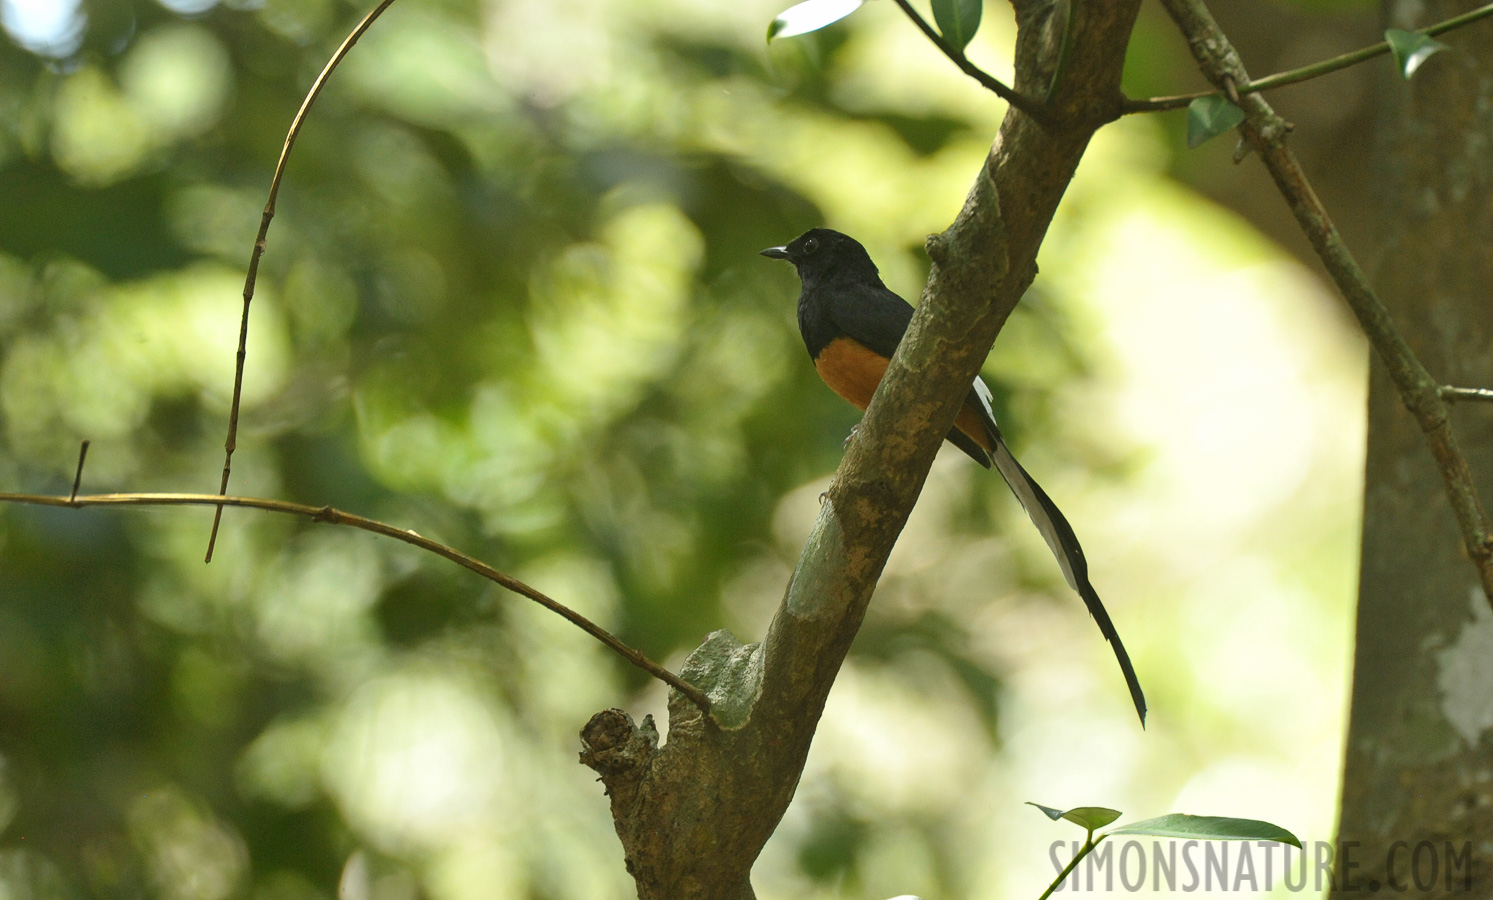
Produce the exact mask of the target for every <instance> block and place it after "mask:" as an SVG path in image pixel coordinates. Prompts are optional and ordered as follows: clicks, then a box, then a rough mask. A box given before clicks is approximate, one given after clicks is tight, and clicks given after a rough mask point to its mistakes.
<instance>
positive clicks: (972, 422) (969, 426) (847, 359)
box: [814, 337, 995, 452]
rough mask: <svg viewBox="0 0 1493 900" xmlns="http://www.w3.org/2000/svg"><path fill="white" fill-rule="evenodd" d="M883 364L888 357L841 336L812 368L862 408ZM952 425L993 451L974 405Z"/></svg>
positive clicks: (884, 369)
mask: <svg viewBox="0 0 1493 900" xmlns="http://www.w3.org/2000/svg"><path fill="white" fill-rule="evenodd" d="M886 367H887V359H886V358H885V357H883V356H882V355H881V354H879V353H877V352H876V351H874V350H871V349H868V348H867V347H866V345H864V344H862V343H861V342H860V341H857V340H855V339H853V338H843V337H842V338H836V339H835V340H833V341H831V342H830V343H829V346H827V347H825V348H824V349H823V350H821V351H819V356H818V357H817V358H816V359H815V360H814V368H815V369H816V370H818V372H819V377H820V378H823V379H824V383H825V384H827V385H829V386H830V390H832V391H834V392H835V393H837V394H839V395H840V396H841V397H844V398H845V399H846V400H849V401H850V402H851V403H854V404H855V406H856V408H857V409H862V410H863V409H865V408H866V407H867V406H868V405H869V404H870V403H871V395H872V394H874V393H876V386H877V385H879V384H881V376H883V375H885V374H886ZM954 427H955V428H957V429H959V430H960V431H962V432H964V433H965V434H966V435H968V436H969V439H970V440H972V441H974V442H975V443H976V444H979V445H980V446H981V447H983V448H984V449H985V451H986V452H992V451H994V449H995V448H994V447H993V446H992V445H991V443H990V436H989V435H987V434H986V433H985V426H984V425H982V424H981V423H980V415H979V413H978V412H976V411H975V409H974V407H972V406H970V405H969V404H967V403H966V404H965V405H964V406H963V407H962V408H961V409H960V410H959V415H958V416H956V417H955V418H954Z"/></svg>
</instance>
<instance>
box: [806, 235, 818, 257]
mask: <svg viewBox="0 0 1493 900" xmlns="http://www.w3.org/2000/svg"><path fill="white" fill-rule="evenodd" d="M818 249H819V241H818V240H817V239H815V238H809V239H808V240H806V241H804V252H805V253H813V252H814V251H815V250H818Z"/></svg>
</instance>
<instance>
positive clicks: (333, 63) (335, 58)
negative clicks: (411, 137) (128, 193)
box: [203, 0, 394, 562]
mask: <svg viewBox="0 0 1493 900" xmlns="http://www.w3.org/2000/svg"><path fill="white" fill-rule="evenodd" d="M393 2H394V0H383V2H381V3H379V5H378V6H376V7H374V8H373V11H372V12H370V13H369V14H368V15H366V16H364V17H363V21H361V22H359V23H358V25H357V27H356V28H354V29H353V30H352V33H351V34H349V35H348V36H347V37H346V38H345V39H344V40H343V41H342V45H341V46H340V47H338V48H337V52H335V53H333V54H332V58H331V59H330V60H328V61H327V64H326V65H325V66H323V67H322V70H321V74H320V75H317V76H316V81H314V82H312V84H311V90H309V91H307V92H306V99H305V100H303V101H301V108H300V110H298V111H297V112H296V114H295V118H294V119H293V120H291V123H290V131H289V132H288V133H287V134H286V135H285V145H284V146H283V147H281V148H280V161H279V162H277V163H275V175H274V177H273V178H271V179H270V195H269V199H268V200H266V201H265V204H264V213H263V215H261V216H260V217H259V234H257V235H256V236H255V237H254V249H253V250H252V251H250V253H249V272H248V274H247V275H245V276H244V314H243V319H242V321H241V322H240V323H239V327H238V354H237V356H236V357H235V362H234V368H233V402H232V404H231V406H230V407H229V410H228V439H227V440H225V441H224V442H223V481H222V483H221V484H220V485H219V486H218V493H219V494H225V495H226V494H227V493H228V475H229V473H230V472H231V471H232V468H233V451H234V450H235V449H236V448H237V447H238V412H239V401H240V400H241V398H242V397H243V393H244V360H246V359H247V358H248V345H249V304H250V302H252V301H253V299H254V282H255V281H256V280H257V279H258V277H259V258H260V257H261V256H263V255H264V248H265V246H266V244H265V241H266V239H267V237H268V235H269V232H270V220H271V219H273V218H274V217H275V200H276V198H278V197H279V196H280V181H281V179H282V178H284V177H285V164H286V163H287V162H289V161H290V151H291V149H292V148H293V147H295V139H296V137H297V136H298V135H299V134H300V133H301V126H302V125H304V124H305V122H306V114H307V113H309V112H310V111H311V104H313V103H315V102H316V98H317V97H318V96H319V95H320V94H321V89H322V88H323V87H325V86H326V83H327V79H329V78H331V77H332V70H333V69H335V68H337V64H338V63H340V62H342V58H343V57H344V56H347V53H348V51H349V50H351V49H352V48H353V44H356V43H357V42H358V38H360V37H362V36H363V32H365V31H367V30H368V28H369V26H371V25H372V24H373V22H374V20H375V19H377V18H378V17H379V16H381V15H383V12H384V10H386V9H388V8H389V6H390V5H391V4H392V3H393ZM222 520H223V507H222V506H219V507H218V509H217V511H216V512H214V513H213V530H212V533H211V534H210V535H208V538H207V555H206V556H205V557H204V558H203V562H212V561H213V547H214V546H216V545H217V543H218V525H219V523H221V522H222Z"/></svg>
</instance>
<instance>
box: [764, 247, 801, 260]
mask: <svg viewBox="0 0 1493 900" xmlns="http://www.w3.org/2000/svg"><path fill="white" fill-rule="evenodd" d="M761 255H762V256H766V257H770V258H772V259H786V260H788V261H789V262H793V254H791V253H789V252H788V248H787V247H768V248H767V249H766V250H763V251H762V253H761Z"/></svg>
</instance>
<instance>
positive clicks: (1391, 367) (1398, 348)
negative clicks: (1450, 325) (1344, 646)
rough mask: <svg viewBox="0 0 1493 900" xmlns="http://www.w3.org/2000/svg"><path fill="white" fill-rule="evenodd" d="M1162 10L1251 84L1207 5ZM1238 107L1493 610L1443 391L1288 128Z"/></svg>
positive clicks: (1481, 541) (1472, 499)
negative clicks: (1422, 442) (1395, 396)
mask: <svg viewBox="0 0 1493 900" xmlns="http://www.w3.org/2000/svg"><path fill="white" fill-rule="evenodd" d="M1162 4H1163V5H1164V6H1165V7H1166V10H1167V12H1168V14H1170V15H1171V17H1172V19H1173V21H1175V22H1176V23H1177V27H1178V28H1180V29H1181V31H1182V34H1183V36H1184V37H1185V38H1186V39H1187V43H1188V46H1189V47H1191V48H1192V54H1193V57H1194V58H1195V59H1196V60H1197V62H1198V66H1199V68H1200V69H1201V70H1202V72H1203V74H1204V75H1205V76H1206V77H1207V78H1208V80H1209V81H1211V82H1213V83H1214V84H1216V85H1218V86H1219V87H1220V88H1222V89H1225V90H1227V87H1228V83H1229V81H1231V80H1232V81H1233V82H1234V83H1236V84H1244V83H1248V81H1249V75H1248V73H1246V72H1245V70H1244V64H1243V63H1242V62H1241V61H1240V59H1239V54H1238V53H1237V52H1236V51H1235V50H1234V48H1233V46H1232V45H1231V44H1230V43H1229V40H1228V37H1227V36H1225V35H1224V33H1223V31H1222V30H1220V29H1219V27H1218V23H1217V22H1215V21H1214V20H1213V16H1212V15H1211V14H1210V13H1209V12H1208V9H1207V7H1206V6H1204V4H1203V2H1202V0H1162ZM1239 106H1240V107H1241V108H1242V109H1243V110H1244V112H1245V116H1246V118H1245V121H1244V124H1243V125H1241V126H1240V130H1241V132H1243V134H1244V137H1245V140H1247V141H1248V142H1249V143H1250V144H1251V145H1252V146H1253V147H1254V148H1255V149H1256V150H1257V151H1259V154H1260V158H1261V159H1262V160H1264V162H1265V167H1266V168H1267V169H1268V170H1269V171H1270V175H1271V177H1272V178H1273V179H1274V180H1275V184H1276V187H1277V188H1279V189H1280V192H1281V194H1282V196H1284V197H1285V198H1286V203H1287V205H1289V206H1290V208H1291V212H1292V213H1293V214H1294V215H1295V216H1296V221H1297V224H1299V225H1300V226H1301V230H1302V231H1303V232H1304V233H1305V234H1306V237H1307V240H1308V241H1310V242H1311V245H1312V249H1314V250H1316V251H1317V256H1318V258H1320V259H1321V260H1322V265H1323V266H1324V267H1326V269H1327V274H1328V276H1329V277H1331V278H1332V280H1333V282H1334V283H1335V284H1336V285H1337V287H1338V290H1339V291H1340V292H1341V293H1342V295H1343V298H1344V299H1345V300H1347V301H1348V306H1349V307H1350V308H1351V309H1352V310H1353V314H1354V315H1355V316H1356V317H1357V318H1358V323H1359V325H1360V326H1361V327H1362V328H1363V330H1364V333H1365V334H1366V335H1367V336H1368V339H1369V343H1370V344H1371V345H1372V346H1373V348H1374V352H1375V353H1376V354H1378V356H1379V359H1380V360H1381V361H1382V362H1383V363H1384V365H1385V368H1386V369H1388V371H1389V375H1390V378H1391V379H1393V381H1394V384H1395V388H1396V389H1397V390H1398V391H1399V393H1400V399H1401V400H1402V401H1403V402H1404V404H1405V408H1406V409H1408V410H1409V411H1410V413H1411V415H1413V416H1415V419H1416V422H1417V423H1418V424H1419V425H1420V428H1421V431H1422V432H1423V433H1424V434H1425V437H1426V442H1427V444H1428V445H1429V446H1430V449H1431V455H1432V456H1433V457H1435V460H1436V466H1437V468H1438V469H1439V470H1440V473H1441V479H1442V482H1443V483H1444V484H1445V486H1446V494H1447V498H1448V499H1449V500H1450V501H1451V505H1452V512H1453V513H1454V514H1455V515H1456V518H1457V525H1458V527H1459V528H1460V530H1461V532H1462V541H1463V543H1464V545H1465V546H1466V548H1467V553H1468V555H1469V556H1471V557H1472V561H1473V563H1474V564H1475V565H1476V566H1477V569H1478V575H1479V577H1480V579H1481V581H1482V585H1483V592H1484V594H1485V595H1486V596H1487V599H1488V602H1489V603H1490V604H1493V542H1490V539H1489V524H1488V515H1487V513H1486V512H1485V511H1484V508H1483V504H1482V500H1481V499H1480V498H1479V497H1478V493H1477V487H1476V486H1475V484H1474V483H1473V480H1472V472H1471V470H1470V469H1469V468H1468V466H1467V460H1466V458H1465V457H1464V456H1463V455H1462V451H1461V449H1460V448H1459V447H1458V446H1457V437H1456V434H1455V433H1454V432H1453V431H1452V427H1451V418H1450V414H1449V413H1448V411H1447V408H1446V404H1445V402H1443V400H1442V396H1443V393H1442V387H1441V385H1440V384H1439V383H1437V381H1436V380H1435V379H1433V378H1432V377H1431V374H1430V373H1429V372H1427V371H1426V368H1425V366H1423V365H1422V364H1421V362H1420V360H1419V359H1418V358H1417V357H1416V355H1415V352H1414V351H1413V350H1412V349H1411V348H1410V345H1409V343H1408V342H1406V340H1405V338H1404V337H1403V336H1402V335H1401V334H1400V331H1399V329H1398V328H1397V327H1395V324H1394V320H1393V319H1392V318H1391V317H1390V315H1389V311H1388V310H1387V309H1385V308H1384V304H1383V303H1381V302H1380V300H1379V298H1378V296H1377V295H1375V293H1374V290H1373V288H1372V287H1370V286H1369V282H1368V278H1367V277H1366V276H1365V275H1364V273H1363V270H1362V269H1361V268H1359V265H1358V262H1357V260H1355V259H1354V258H1353V254H1352V253H1351V252H1350V251H1349V250H1348V247H1347V245H1346V244H1345V243H1344V242H1343V238H1342V235H1341V234H1339V233H1338V230H1337V226H1336V225H1334V224H1333V222H1332V218H1331V216H1329V215H1328V213H1327V209H1326V207H1324V206H1323V205H1322V201H1320V200H1319V199H1317V195H1316V192H1315V191H1313V190H1312V186H1311V183H1310V182H1309V181H1308V180H1307V178H1306V173H1305V172H1303V171H1302V168H1301V164H1300V162H1298V161H1297V159H1296V154H1295V153H1293V152H1291V148H1290V147H1289V146H1288V145H1287V143H1286V135H1287V133H1288V132H1289V130H1290V128H1289V126H1288V125H1287V124H1286V122H1285V120H1283V119H1281V118H1280V116H1278V115H1276V114H1275V111H1274V110H1273V109H1271V108H1270V104H1268V103H1266V102H1265V99H1264V98H1263V97H1261V96H1259V95H1258V94H1251V95H1248V96H1245V97H1241V98H1240V102H1239Z"/></svg>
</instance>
